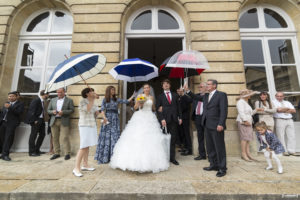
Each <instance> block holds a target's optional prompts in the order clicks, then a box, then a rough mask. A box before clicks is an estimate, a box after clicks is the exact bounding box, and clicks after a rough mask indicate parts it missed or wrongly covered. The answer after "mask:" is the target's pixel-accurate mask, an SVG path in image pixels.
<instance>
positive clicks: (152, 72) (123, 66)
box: [109, 58, 158, 82]
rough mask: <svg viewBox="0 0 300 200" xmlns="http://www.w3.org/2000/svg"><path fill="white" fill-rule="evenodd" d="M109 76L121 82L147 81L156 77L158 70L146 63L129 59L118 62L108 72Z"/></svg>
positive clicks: (136, 59)
mask: <svg viewBox="0 0 300 200" xmlns="http://www.w3.org/2000/svg"><path fill="white" fill-rule="evenodd" d="M109 74H111V75H112V76H113V77H114V78H115V79H117V80H122V81H128V82H138V81H148V80H150V79H152V78H154V77H157V76H158V68H157V67H156V66H155V65H153V64H152V63H150V62H148V61H145V60H141V59H139V58H131V59H125V60H123V61H122V62H120V63H119V64H118V65H117V66H115V67H114V68H113V69H111V70H110V71H109Z"/></svg>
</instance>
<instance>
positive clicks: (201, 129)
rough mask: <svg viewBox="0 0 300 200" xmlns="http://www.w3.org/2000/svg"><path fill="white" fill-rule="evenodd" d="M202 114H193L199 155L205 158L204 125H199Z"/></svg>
mask: <svg viewBox="0 0 300 200" xmlns="http://www.w3.org/2000/svg"><path fill="white" fill-rule="evenodd" d="M201 121H202V116H201V115H196V116H195V126H196V129H197V136H198V151H199V155H200V156H202V157H204V158H206V151H205V142H204V141H205V140H204V127H203V126H202V125H201Z"/></svg>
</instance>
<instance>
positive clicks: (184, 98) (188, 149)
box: [177, 88, 193, 156]
mask: <svg viewBox="0 0 300 200" xmlns="http://www.w3.org/2000/svg"><path fill="white" fill-rule="evenodd" d="M177 94H178V95H179V103H180V108H181V112H182V124H181V125H179V126H180V128H181V131H182V135H183V138H184V139H183V141H184V145H185V151H183V152H182V153H181V155H183V156H187V155H192V153H193V152H192V140H191V135H190V118H191V117H190V110H191V103H192V102H193V99H192V98H191V97H190V96H188V95H185V94H184V91H183V89H181V88H180V89H177Z"/></svg>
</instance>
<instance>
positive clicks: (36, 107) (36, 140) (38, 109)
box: [26, 90, 49, 156]
mask: <svg viewBox="0 0 300 200" xmlns="http://www.w3.org/2000/svg"><path fill="white" fill-rule="evenodd" d="M48 97H49V94H48V93H45V90H42V91H40V96H39V97H37V98H35V99H33V100H32V101H31V103H30V105H29V108H28V112H27V118H26V123H27V124H30V125H31V133H30V137H29V156H40V154H41V153H42V152H41V151H40V147H41V146H42V144H43V141H44V138H45V120H47V117H46V116H47V115H48V113H47V110H46V109H45V108H47V107H46V101H47V99H48Z"/></svg>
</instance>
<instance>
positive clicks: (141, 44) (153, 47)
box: [127, 38, 183, 97]
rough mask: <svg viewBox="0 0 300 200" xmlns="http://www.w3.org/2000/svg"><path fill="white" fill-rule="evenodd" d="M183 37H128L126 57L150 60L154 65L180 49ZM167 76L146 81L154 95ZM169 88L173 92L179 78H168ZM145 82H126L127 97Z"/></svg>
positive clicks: (157, 65) (158, 65)
mask: <svg viewBox="0 0 300 200" xmlns="http://www.w3.org/2000/svg"><path fill="white" fill-rule="evenodd" d="M182 39H183V38H138V39H137V38H134V39H128V58H140V59H143V60H146V61H149V62H151V63H152V64H154V65H155V66H156V67H158V68H159V67H160V65H161V64H162V63H163V62H164V61H165V60H166V59H167V58H168V57H170V56H172V55H174V54H175V53H176V52H178V51H181V50H182ZM165 78H168V77H167V76H165V75H159V76H158V77H156V78H154V79H151V80H149V81H147V82H148V83H149V84H150V85H151V86H152V87H153V89H154V92H155V96H158V95H159V94H160V93H161V92H162V88H161V82H162V81H163V80H164V79H165ZM170 81H171V85H172V86H171V90H172V91H173V92H174V91H176V89H177V88H179V86H180V79H170ZM144 83H145V82H136V83H127V96H128V97H129V96H130V95H131V94H132V93H133V92H134V89H135V85H136V90H139V89H140V88H141V87H142V86H143V84H144Z"/></svg>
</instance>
